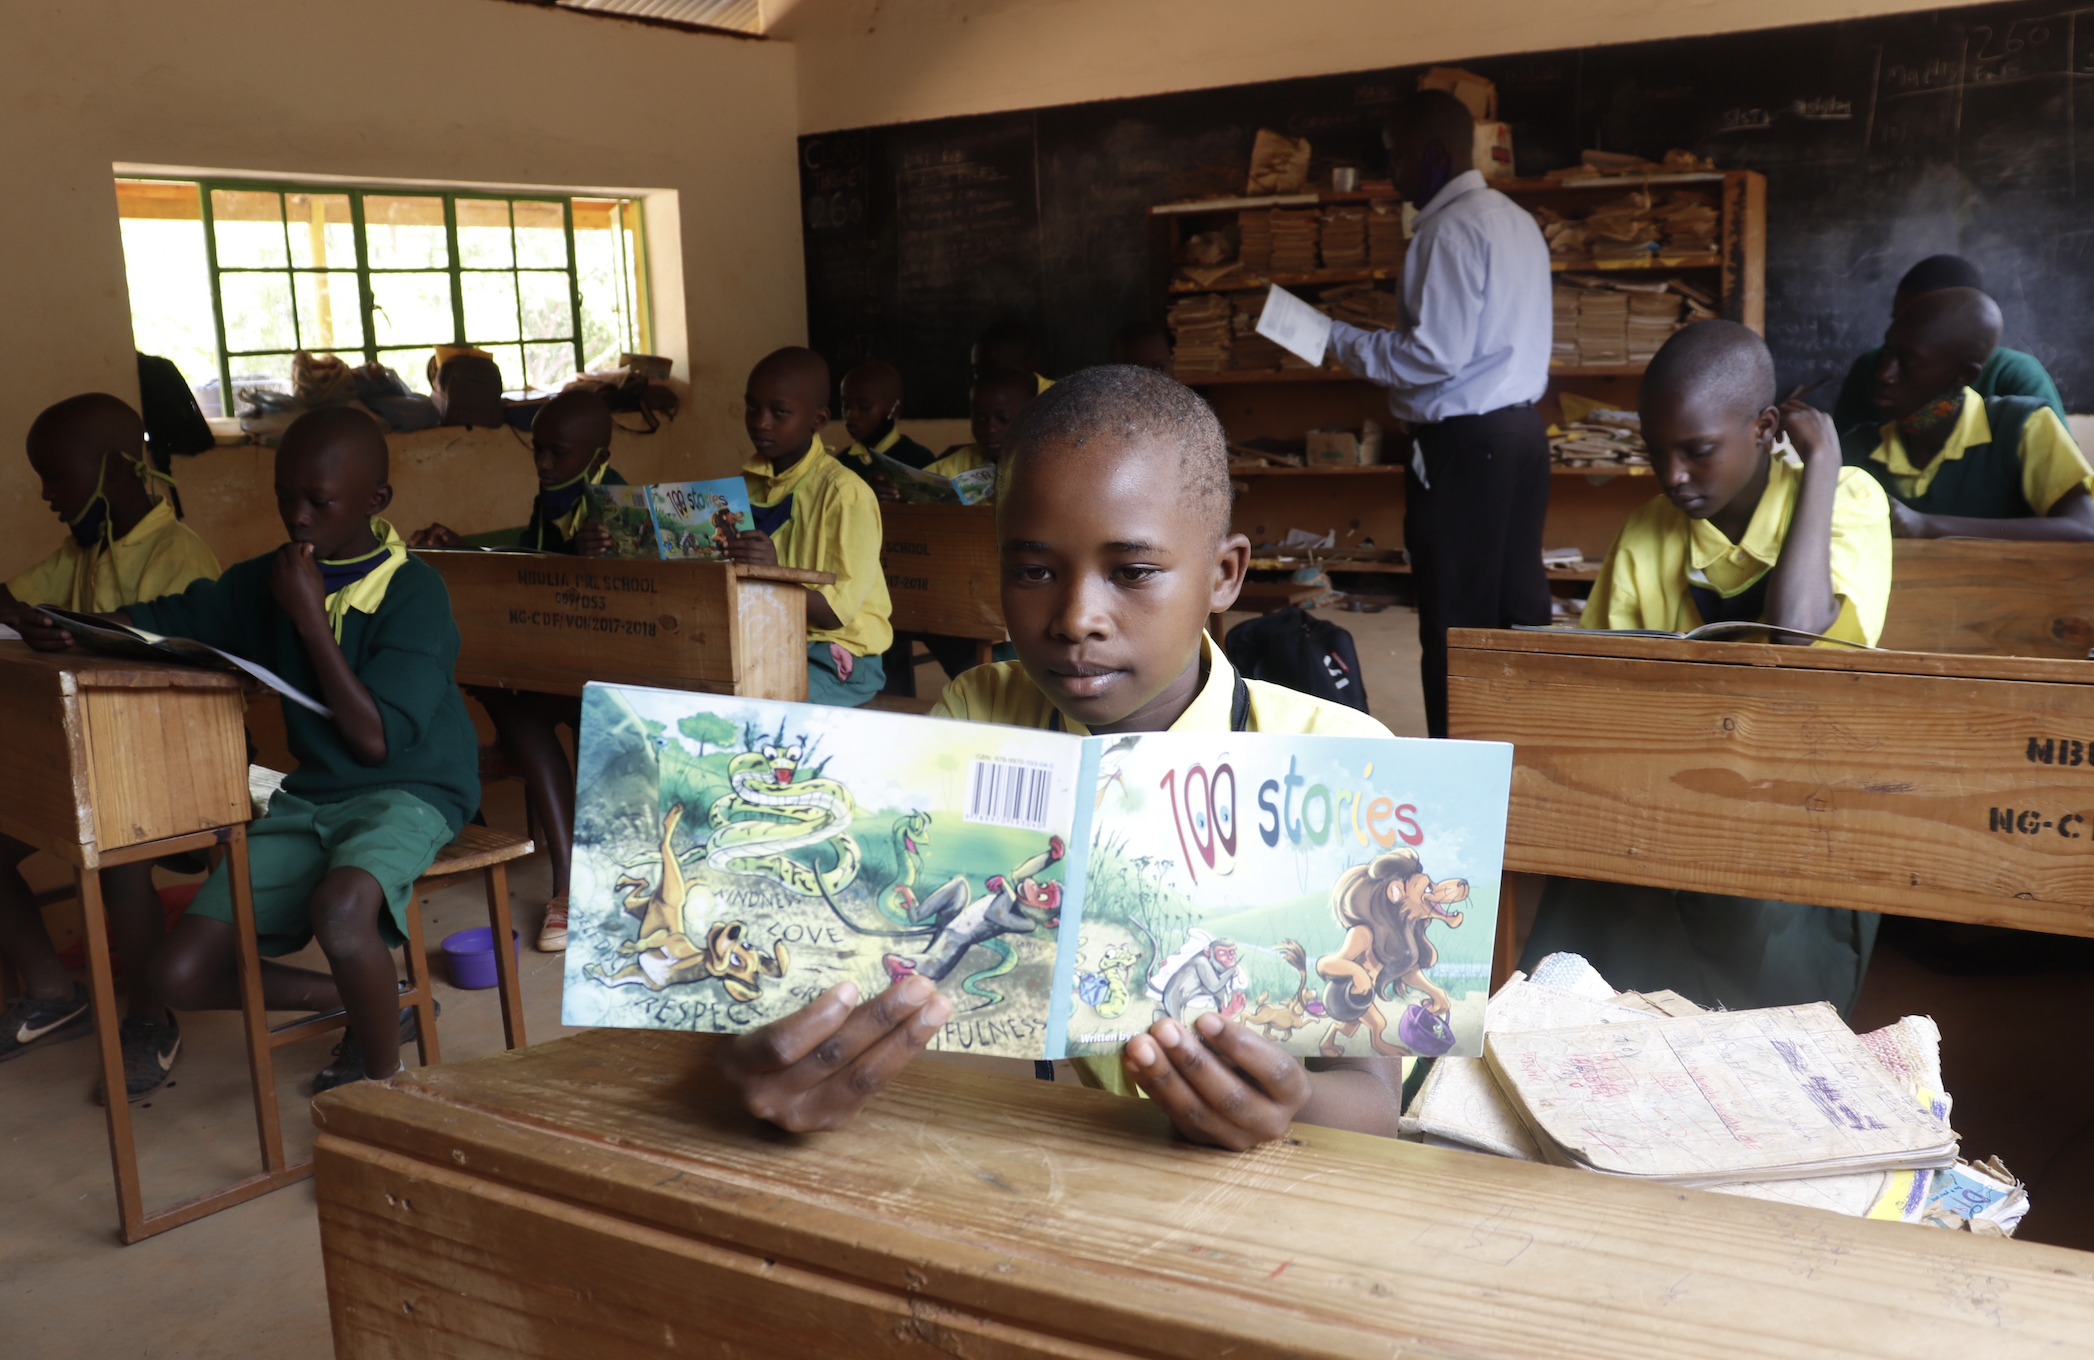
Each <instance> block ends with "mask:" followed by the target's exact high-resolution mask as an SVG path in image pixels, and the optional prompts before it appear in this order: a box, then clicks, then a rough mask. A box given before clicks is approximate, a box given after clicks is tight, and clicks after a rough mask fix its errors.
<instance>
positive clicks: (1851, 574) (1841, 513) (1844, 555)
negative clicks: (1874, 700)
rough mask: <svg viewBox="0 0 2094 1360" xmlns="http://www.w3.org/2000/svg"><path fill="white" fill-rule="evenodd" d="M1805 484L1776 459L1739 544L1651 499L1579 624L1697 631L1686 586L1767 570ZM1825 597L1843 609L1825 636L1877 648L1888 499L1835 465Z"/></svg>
mask: <svg viewBox="0 0 2094 1360" xmlns="http://www.w3.org/2000/svg"><path fill="white" fill-rule="evenodd" d="M1802 486H1803V469H1802V468H1800V467H1798V466H1796V465H1795V464H1793V463H1791V462H1790V461H1789V460H1788V459H1787V458H1786V457H1784V456H1782V455H1780V454H1777V455H1775V457H1774V461H1773V465H1772V467H1771V468H1770V469H1769V472H1768V477H1767V492H1766V494H1765V495H1764V496H1762V497H1761V498H1760V503H1759V508H1758V509H1757V510H1754V511H1753V512H1752V523H1751V524H1749V525H1748V526H1746V530H1745V541H1744V542H1742V543H1733V542H1731V541H1730V540H1729V539H1728V538H1726V537H1724V535H1723V531H1722V530H1721V529H1718V528H1717V527H1716V526H1715V525H1714V524H1711V523H1710V522H1709V521H1707V520H1693V519H1688V518H1687V517H1686V516H1685V515H1684V514H1682V513H1680V511H1679V509H1678V507H1676V506H1674V505H1673V503H1672V502H1671V501H1669V500H1667V499H1666V498H1665V497H1664V496H1654V497H1652V498H1651V500H1650V502H1649V503H1648V504H1646V505H1645V506H1644V507H1643V508H1642V509H1640V510H1638V511H1637V512H1636V513H1635V514H1633V515H1631V516H1630V517H1629V522H1628V523H1627V524H1625V525H1623V526H1622V530H1621V536H1620V537H1618V538H1616V539H1615V540H1614V546H1613V547H1612V548H1610V549H1608V550H1607V561H1606V563H1605V564H1604V565H1603V566H1602V567H1601V568H1600V576H1599V580H1597V581H1595V582H1594V583H1593V587H1592V596H1591V598H1590V599H1588V600H1587V601H1586V603H1585V614H1584V617H1583V618H1582V619H1580V620H1579V622H1580V623H1581V624H1582V625H1583V626H1584V627H1586V628H1662V629H1669V630H1671V631H1674V632H1681V633H1684V632H1687V631H1689V630H1691V629H1694V628H1697V627H1699V626H1700V625H1701V624H1702V623H1703V622H1704V620H1703V619H1702V617H1701V611H1699V610H1698V609H1696V608H1695V607H1694V597H1693V595H1692V594H1691V593H1689V591H1688V585H1689V584H1690V582H1691V583H1692V584H1694V585H1699V586H1704V587H1706V588H1708V589H1711V590H1714V591H1715V592H1716V593H1717V594H1718V595H1720V596H1722V597H1723V598H1724V599H1730V598H1731V597H1732V596H1734V595H1738V594H1740V593H1742V592H1743V591H1745V590H1748V589H1750V588H1751V587H1752V586H1753V585H1754V584H1755V583H1756V582H1757V581H1758V580H1759V579H1760V578H1761V577H1763V576H1765V575H1766V574H1767V573H1768V572H1769V571H1772V570H1773V569H1774V564H1775V563H1776V562H1777V561H1779V560H1780V558H1781V545H1782V542H1783V541H1784V540H1785V539H1787V537H1788V534H1789V522H1790V520H1791V519H1792V518H1793V517H1794V516H1795V513H1796V496H1797V493H1798V492H1799V491H1800V490H1801V489H1802ZM1832 593H1833V596H1834V598H1835V599H1837V600H1838V601H1839V606H1840V612H1839V617H1838V618H1837V619H1835V620H1833V623H1832V626H1831V627H1830V628H1827V629H1826V630H1825V632H1826V634H1827V635H1828V636H1830V637H1835V638H1841V639H1844V640H1846V641H1849V642H1860V643H1866V644H1868V645H1869V646H1871V647H1873V646H1875V645H1876V639H1877V638H1878V637H1879V636H1881V635H1882V633H1883V613H1884V610H1885V609H1886V608H1888V607H1889V604H1890V501H1889V498H1888V497H1886V496H1885V495H1884V494H1883V488H1882V487H1881V486H1880V485H1878V484H1877V482H1876V479H1875V478H1873V477H1871V476H1869V474H1868V473H1866V472H1864V471H1863V470H1862V469H1860V468H1858V467H1842V468H1841V469H1840V476H1839V492H1838V494H1837V495H1836V496H1835V497H1834V498H1833V502H1832ZM1813 645H1819V646H1823V645H1829V644H1822V643H1821V644H1813Z"/></svg>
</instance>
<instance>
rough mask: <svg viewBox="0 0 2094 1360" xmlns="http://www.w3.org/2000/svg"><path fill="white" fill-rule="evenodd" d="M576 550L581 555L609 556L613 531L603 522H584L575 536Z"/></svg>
mask: <svg viewBox="0 0 2094 1360" xmlns="http://www.w3.org/2000/svg"><path fill="white" fill-rule="evenodd" d="M574 550H575V553H576V555H577V556H580V557H609V556H610V555H611V531H610V530H609V529H606V528H604V526H603V525H601V524H584V525H583V526H582V528H581V532H580V533H577V534H576V535H575V536H574Z"/></svg>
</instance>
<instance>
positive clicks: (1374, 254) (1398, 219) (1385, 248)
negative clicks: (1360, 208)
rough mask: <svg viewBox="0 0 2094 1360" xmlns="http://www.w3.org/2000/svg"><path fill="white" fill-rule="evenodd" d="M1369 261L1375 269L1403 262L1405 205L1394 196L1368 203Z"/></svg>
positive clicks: (1387, 267) (1391, 266)
mask: <svg viewBox="0 0 2094 1360" xmlns="http://www.w3.org/2000/svg"><path fill="white" fill-rule="evenodd" d="M1367 263H1368V264H1369V265H1370V266H1372V267H1373V268H1375V269H1396V268H1399V267H1401V266H1402V264H1403V205H1402V204H1401V203H1399V202H1397V201H1396V200H1395V199H1393V198H1377V199H1375V200H1374V202H1373V203H1371V204H1369V205H1368V212H1367Z"/></svg>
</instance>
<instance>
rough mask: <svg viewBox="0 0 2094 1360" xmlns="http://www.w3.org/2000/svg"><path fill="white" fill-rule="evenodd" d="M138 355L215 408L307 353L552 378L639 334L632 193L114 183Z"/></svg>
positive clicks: (595, 364)
mask: <svg viewBox="0 0 2094 1360" xmlns="http://www.w3.org/2000/svg"><path fill="white" fill-rule="evenodd" d="M116 189H117V205H118V215H119V217H120V219H121V222H122V227H123V238H124V261H125V269H126V273H127V274H128V276H129V279H130V288H131V315H132V318H133V326H134V329H135V331H136V333H137V342H138V347H139V349H141V350H143V351H144V352H146V353H148V354H163V355H166V356H167V357H168V358H170V359H173V360H174V361H175V363H176V365H177V366H178V367H180V368H181V370H182V372H183V375H184V376H186V377H187V378H188V379H189V381H190V383H191V384H192V385H193V386H194V387H195V388H196V391H197V397H198V400H199V402H200V404H201V405H202V406H203V407H204V410H205V413H206V414H210V415H218V414H234V413H235V412H233V411H228V410H226V409H225V403H224V402H223V401H222V400H221V398H220V393H222V392H223V391H225V390H226V389H227V388H228V387H231V388H232V389H233V390H234V392H235V393H236V394H237V393H238V391H239V390H240V389H242V388H257V387H269V388H276V389H279V390H284V391H288V390H290V378H291V358H292V356H293V355H294V354H295V353H296V352H297V351H299V350H301V349H303V350H308V351H310V352H312V353H314V354H336V355H339V356H341V357H342V358H343V359H344V360H346V361H348V362H349V363H352V364H363V363H373V362H376V363H383V364H386V365H388V366H389V367H391V368H393V369H395V370H397V371H398V372H399V374H400V376H401V378H403V379H404V380H405V381H406V382H407V384H408V386H409V387H411V388H413V389H414V390H415V391H417V392H426V391H427V390H428V388H429V379H428V360H429V357H430V353H431V350H432V349H433V348H434V347H435V346H437V345H474V346H477V347H479V348H481V349H484V350H486V351H487V352H488V353H490V354H492V355H494V357H495V361H496V362H497V363H498V364H500V365H501V369H502V377H503V380H504V382H505V383H506V384H507V385H508V386H509V387H510V388H511V389H512V390H515V389H521V390H523V391H527V392H528V391H545V390H548V389H555V388H558V387H560V386H561V385H562V384H564V383H565V382H566V381H567V380H568V379H569V378H572V377H573V376H574V375H575V374H576V373H577V372H580V371H583V370H587V369H598V368H609V367H612V366H615V365H616V364H617V362H618V357H619V355H620V354H621V353H622V352H625V351H628V350H630V351H639V352H644V351H646V349H647V348H648V345H647V318H646V312H645V303H644V299H645V296H646V293H645V288H644V286H643V280H642V276H641V267H640V259H641V242H640V211H639V204H637V203H636V202H634V201H633V200H631V199H622V198H570V197H552V196H540V195H526V194H504V195H496V194H484V193H453V192H445V191H436V190H423V189H397V188H387V189H379V188H369V189H349V188H339V187H336V186H333V185H312V184H281V185H271V184H254V183H231V182H219V181H209V180H206V181H195V180H146V179H120V180H118V181H117V182H116Z"/></svg>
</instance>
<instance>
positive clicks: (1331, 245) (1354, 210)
mask: <svg viewBox="0 0 2094 1360" xmlns="http://www.w3.org/2000/svg"><path fill="white" fill-rule="evenodd" d="M1322 234H1323V241H1322V251H1323V267H1324V268H1325V269H1358V268H1361V267H1362V266H1364V265H1365V264H1366V263H1367V210H1366V209H1365V208H1358V207H1344V208H1332V209H1331V210H1330V211H1328V212H1326V213H1324V215H1323V226H1322Z"/></svg>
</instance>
